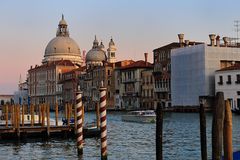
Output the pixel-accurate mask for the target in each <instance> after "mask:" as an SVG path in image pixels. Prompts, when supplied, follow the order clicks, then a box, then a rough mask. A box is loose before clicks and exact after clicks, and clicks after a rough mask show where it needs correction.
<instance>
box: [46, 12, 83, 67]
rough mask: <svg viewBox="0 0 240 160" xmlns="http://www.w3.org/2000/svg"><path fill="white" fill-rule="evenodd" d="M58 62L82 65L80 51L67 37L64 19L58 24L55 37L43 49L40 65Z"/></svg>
mask: <svg viewBox="0 0 240 160" xmlns="http://www.w3.org/2000/svg"><path fill="white" fill-rule="evenodd" d="M58 60H70V61H72V62H73V63H75V64H79V65H81V64H82V58H81V53H80V49H79V47H78V45H77V43H76V42H75V41H74V40H73V39H72V38H70V37H69V32H68V30H67V23H66V21H65V20H64V17H62V20H61V21H60V22H59V25H58V31H57V36H56V37H55V38H53V39H52V40H51V41H50V42H49V43H48V45H47V47H46V49H45V54H44V59H43V60H42V63H47V62H49V61H58Z"/></svg>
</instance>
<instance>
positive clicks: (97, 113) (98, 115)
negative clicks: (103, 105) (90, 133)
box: [95, 102, 100, 128]
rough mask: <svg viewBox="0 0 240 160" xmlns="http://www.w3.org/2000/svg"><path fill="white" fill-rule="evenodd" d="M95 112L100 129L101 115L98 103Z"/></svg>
mask: <svg viewBox="0 0 240 160" xmlns="http://www.w3.org/2000/svg"><path fill="white" fill-rule="evenodd" d="M95 110H96V121H97V122H96V123H97V128H100V113H99V104H98V102H96V104H95Z"/></svg>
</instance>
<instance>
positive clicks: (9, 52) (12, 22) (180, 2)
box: [0, 0, 240, 94]
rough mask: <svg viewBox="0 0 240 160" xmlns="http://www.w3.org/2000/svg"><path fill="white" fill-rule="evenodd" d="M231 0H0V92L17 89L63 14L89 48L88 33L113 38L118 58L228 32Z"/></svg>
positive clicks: (237, 13)
mask: <svg viewBox="0 0 240 160" xmlns="http://www.w3.org/2000/svg"><path fill="white" fill-rule="evenodd" d="M239 6H240V2H239V1H237V0H235V1H231V0H228V1H227V0H212V1H210V0H198V1H197V0H168V1H161V0H84V1H83V0H72V1H70V0H39V1H37V0H5V1H3V0H2V1H0V20H1V23H0V49H1V53H0V54H1V61H0V73H1V78H0V94H3V93H13V91H14V90H16V89H17V83H18V80H19V75H20V74H22V77H24V78H25V75H26V73H27V70H28V69H29V67H30V66H31V65H35V64H40V63H41V60H42V58H43V55H44V50H45V47H46V45H47V43H48V42H49V41H50V40H51V39H52V38H53V37H55V34H56V28H57V24H58V22H59V20H60V18H61V14H62V13H63V14H64V16H65V19H66V21H67V23H68V25H69V31H70V36H71V37H72V38H73V39H75V40H76V42H77V43H78V44H79V47H80V49H81V51H82V50H87V51H88V50H89V49H90V48H91V46H92V41H93V38H94V35H95V34H96V35H97V37H98V39H99V40H103V42H104V45H105V47H106V46H107V45H108V42H109V39H110V37H111V36H113V39H114V41H115V43H116V45H117V47H118V51H117V55H116V56H117V58H118V60H123V59H133V60H139V59H143V57H144V56H143V53H144V52H148V53H149V59H150V61H152V50H153V49H155V48H158V47H160V46H161V45H164V44H167V43H170V42H173V41H178V39H177V34H178V33H180V32H181V33H184V34H185V38H186V39H190V40H195V41H203V42H207V43H208V42H209V40H208V34H209V33H216V34H219V35H220V36H234V27H233V21H234V20H240V8H239Z"/></svg>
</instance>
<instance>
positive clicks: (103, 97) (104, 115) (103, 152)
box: [99, 82, 107, 160]
mask: <svg viewBox="0 0 240 160" xmlns="http://www.w3.org/2000/svg"><path fill="white" fill-rule="evenodd" d="M106 90H107V88H104V87H103V82H102V86H101V87H100V89H99V92H100V120H101V121H100V122H101V128H100V130H101V160H107V111H106Z"/></svg>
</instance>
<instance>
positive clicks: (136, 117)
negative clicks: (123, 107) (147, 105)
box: [122, 110, 156, 123]
mask: <svg viewBox="0 0 240 160" xmlns="http://www.w3.org/2000/svg"><path fill="white" fill-rule="evenodd" d="M122 121H127V122H139V123H154V122H156V114H155V112H154V110H144V111H131V112H128V113H127V114H126V115H123V116H122Z"/></svg>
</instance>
